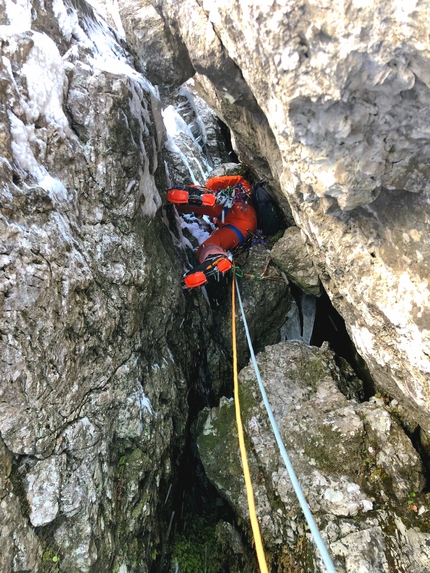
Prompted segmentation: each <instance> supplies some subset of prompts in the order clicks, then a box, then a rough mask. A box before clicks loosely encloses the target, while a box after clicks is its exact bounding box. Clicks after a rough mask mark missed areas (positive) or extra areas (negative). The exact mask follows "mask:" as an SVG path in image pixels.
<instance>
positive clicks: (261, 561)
mask: <svg viewBox="0 0 430 573" xmlns="http://www.w3.org/2000/svg"><path fill="white" fill-rule="evenodd" d="M234 281H235V273H233V280H232V283H231V284H232V291H231V307H232V308H231V313H232V319H231V320H232V325H231V331H232V344H233V379H234V405H235V410H236V424H237V433H238V435H239V448H240V457H241V460H242V468H243V477H244V478H245V486H246V497H247V499H248V509H249V519H250V521H251V528H252V534H253V536H254V542H255V551H256V553H257V559H258V565H259V567H260V572H261V573H268V569H267V563H266V557H265V555H264V548H263V543H262V541H261V533H260V527H259V525H258V520H257V513H256V511H255V500H254V490H253V488H252V481H251V474H250V472H249V465H248V457H247V455H246V448H245V438H244V435H243V425H242V416H241V414H240V403H239V382H238V377H237V349H236V307H235V295H234V287H235V284H234Z"/></svg>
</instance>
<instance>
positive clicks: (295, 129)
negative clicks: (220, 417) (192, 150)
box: [120, 0, 430, 431]
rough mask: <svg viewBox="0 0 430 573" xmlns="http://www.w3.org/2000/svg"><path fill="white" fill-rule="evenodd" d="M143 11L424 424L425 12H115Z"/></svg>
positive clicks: (381, 5) (190, 3) (317, 7)
mask: <svg viewBox="0 0 430 573" xmlns="http://www.w3.org/2000/svg"><path fill="white" fill-rule="evenodd" d="M120 5H121V4H120ZM148 6H152V7H153V8H154V9H155V10H156V12H157V14H159V15H160V16H161V17H162V20H163V23H164V25H165V27H166V28H167V29H168V35H167V36H165V37H166V38H167V40H166V43H165V44H164V46H167V45H168V43H167V42H172V39H171V38H172V37H173V38H175V42H181V45H185V46H186V48H187V54H188V57H186V58H184V57H182V56H181V54H182V52H178V58H177V59H176V64H177V66H180V67H181V69H182V70H183V71H184V73H185V71H186V69H189V62H190V61H191V63H192V66H193V68H194V70H195V71H196V72H197V75H196V77H195V78H196V85H197V83H198V84H199V85H200V88H199V89H200V93H201V94H202V96H203V97H204V99H206V101H208V102H209V103H210V105H211V106H212V107H213V108H214V109H216V110H217V113H218V114H219V115H220V117H222V119H223V120H224V121H225V123H227V124H228V125H229V127H230V128H231V130H232V132H233V134H234V140H235V144H236V149H237V151H238V153H239V155H240V157H241V159H242V160H243V161H244V162H245V163H247V164H249V165H251V166H252V167H253V168H254V170H255V171H256V173H257V174H258V176H259V177H264V178H267V179H268V180H269V181H270V183H271V185H272V187H273V188H274V189H275V190H277V191H278V198H279V199H280V201H281V202H282V200H285V198H286V197H287V198H288V201H289V203H290V206H291V209H292V212H293V215H294V219H295V221H296V224H297V225H298V226H299V227H300V229H301V230H302V232H304V233H305V234H306V236H307V244H308V249H309V251H310V255H311V256H312V258H313V261H314V263H315V265H316V268H317V271H318V274H319V276H320V279H321V281H322V283H323V286H324V288H325V289H326V291H327V292H328V294H329V296H330V298H331V300H332V302H333V304H334V305H335V307H336V309H337V310H338V311H339V312H340V314H341V315H342V316H343V318H344V319H345V322H346V326H347V329H348V332H349V334H350V336H351V338H352V339H353V341H354V343H355V345H356V347H357V350H358V351H359V353H360V354H361V356H362V357H363V358H364V360H365V361H366V363H367V365H368V366H369V368H370V371H371V373H372V375H373V377H374V380H375V381H376V383H377V385H378V386H379V387H380V388H382V389H385V390H387V391H389V392H390V393H392V394H393V395H394V396H396V397H397V398H399V399H400V400H401V401H402V402H404V403H406V404H407V405H408V408H409V410H410V412H411V413H412V415H413V416H414V418H415V419H416V420H417V421H418V422H419V424H420V425H421V426H422V427H423V428H424V429H425V430H427V431H428V430H429V419H430V418H429V416H428V414H429V404H430V401H429V390H430V388H429V378H430V377H429V372H430V362H429V343H430V339H429V337H430V335H429V323H430V322H429V314H428V313H429V307H430V300H429V298H430V296H429V284H428V268H429V247H428V217H429V201H428V191H429V187H428V185H429V184H428V160H427V157H428V149H429V139H428V135H427V128H426V125H427V111H428V107H429V104H430V91H429V81H430V80H429V78H430V72H429V69H430V67H429V59H428V58H429V54H430V51H429V49H430V46H429V41H428V37H427V33H426V30H427V29H428V25H429V11H428V7H427V5H420V6H415V5H413V6H412V5H411V6H410V7H408V8H402V9H400V8H398V6H397V5H396V4H394V3H392V2H389V1H387V0H381V1H380V2H378V3H377V4H376V5H374V4H372V5H370V4H369V5H365V6H364V5H363V6H362V5H361V4H358V3H354V2H353V3H349V4H348V5H342V7H336V8H333V7H332V6H331V4H330V5H325V4H323V5H321V3H320V2H311V3H309V2H308V3H306V4H304V3H300V2H295V3H291V2H290V3H286V2H280V3H279V2H278V3H273V2H269V3H264V5H263V4H262V3H260V2H247V3H243V2H240V1H239V0H236V1H234V2H229V3H225V2H223V1H221V0H214V1H211V2H203V3H201V2H198V1H197V0H183V1H182V2H179V3H166V2H161V1H160V0H146V1H140V2H136V3H135V4H131V3H130V2H127V8H125V6H124V7H123V10H124V14H127V16H128V15H129V14H130V13H133V15H134V16H136V15H137V14H139V11H141V10H142V9H143V7H145V9H148ZM143 13H144V12H143ZM137 29H138V30H139V33H140V34H142V30H145V29H146V25H145V20H144V18H141V19H140V20H139V22H138V25H137ZM136 33H137V32H136V31H134V30H130V32H129V41H130V42H131V43H132V44H133V43H137V41H138V40H137V39H136V38H137V37H136ZM160 33H161V32H160ZM163 33H166V30H165V29H164V32H163ZM162 57H164V56H163V55H162V54H161V53H160V54H159V60H158V61H159V65H160V66H162ZM169 57H170V58H174V57H175V54H174V52H173V51H170V52H169Z"/></svg>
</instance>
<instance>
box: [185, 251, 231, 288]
mask: <svg viewBox="0 0 430 573" xmlns="http://www.w3.org/2000/svg"><path fill="white" fill-rule="evenodd" d="M232 266H233V265H232V263H231V261H230V260H229V259H228V258H227V257H226V256H225V255H215V256H211V257H208V258H207V259H205V260H204V261H203V262H202V263H201V264H200V265H198V266H197V267H194V269H192V270H191V271H189V272H188V273H186V274H185V275H184V276H183V278H182V282H183V284H184V286H185V287H186V288H188V289H192V288H196V287H200V286H203V285H204V284H206V283H207V282H208V278H209V277H212V276H215V277H219V275H220V274H222V275H224V274H225V273H226V272H227V271H229V270H230V269H231V267H232Z"/></svg>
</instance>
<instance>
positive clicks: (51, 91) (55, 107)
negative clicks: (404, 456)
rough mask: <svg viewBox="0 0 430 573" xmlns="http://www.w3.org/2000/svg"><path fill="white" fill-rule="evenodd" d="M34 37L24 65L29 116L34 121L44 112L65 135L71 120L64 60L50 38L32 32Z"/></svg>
mask: <svg viewBox="0 0 430 573" xmlns="http://www.w3.org/2000/svg"><path fill="white" fill-rule="evenodd" d="M33 41H34V46H33V48H32V49H31V51H30V53H29V55H28V58H27V61H26V62H25V63H24V64H23V66H22V71H23V73H24V74H25V76H26V79H27V90H28V104H27V106H26V116H27V120H28V121H29V122H34V121H36V120H37V119H38V118H39V117H40V116H43V117H44V118H45V120H46V121H47V123H49V124H51V125H53V126H54V127H56V128H57V129H58V130H59V131H60V135H61V137H65V135H66V133H65V132H66V131H68V126H69V124H68V121H67V118H66V116H65V115H64V112H63V89H64V85H65V82H66V75H65V70H64V64H63V61H62V59H61V56H60V53H59V51H58V48H57V46H56V45H55V44H54V42H53V41H52V40H51V38H49V37H48V36H46V35H45V34H39V33H38V32H33ZM41 78H43V81H41Z"/></svg>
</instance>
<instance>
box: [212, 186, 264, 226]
mask: <svg viewBox="0 0 430 573" xmlns="http://www.w3.org/2000/svg"><path fill="white" fill-rule="evenodd" d="M238 184H240V185H242V186H243V187H244V189H245V190H246V191H247V192H249V193H251V185H250V184H249V183H248V181H246V179H244V178H243V177H242V176H241V175H224V176H222V177H212V178H211V179H209V180H208V181H207V182H206V185H205V187H206V189H210V190H211V191H221V190H223V189H226V188H227V187H229V186H231V187H234V186H235V185H238ZM211 209H212V213H213V214H211V216H212V217H216V218H217V221H216V222H217V224H218V226H219V227H220V228H222V227H223V226H224V225H233V226H234V227H236V228H237V229H239V231H240V232H241V233H242V234H243V236H244V237H246V235H247V234H248V232H249V231H250V232H251V233H253V232H254V231H255V230H256V229H257V214H256V212H255V209H254V207H253V206H252V205H250V204H249V203H244V202H238V203H235V204H234V205H233V207H231V208H230V209H228V210H226V213H225V217H224V220H223V217H222V213H223V206H222V205H219V204H216V205H214V206H213V207H212V208H211Z"/></svg>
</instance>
